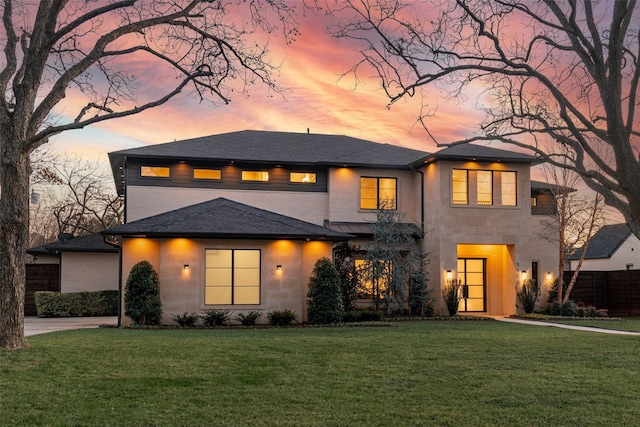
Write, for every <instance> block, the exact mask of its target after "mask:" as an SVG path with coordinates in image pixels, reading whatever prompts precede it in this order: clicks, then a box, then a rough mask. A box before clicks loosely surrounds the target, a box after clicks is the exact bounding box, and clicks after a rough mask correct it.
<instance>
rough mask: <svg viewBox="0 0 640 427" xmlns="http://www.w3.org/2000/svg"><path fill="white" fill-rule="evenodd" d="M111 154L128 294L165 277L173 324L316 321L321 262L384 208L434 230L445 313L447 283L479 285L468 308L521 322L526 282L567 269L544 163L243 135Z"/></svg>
mask: <svg viewBox="0 0 640 427" xmlns="http://www.w3.org/2000/svg"><path fill="white" fill-rule="evenodd" d="M109 159H110V162H111V166H112V170H113V174H114V179H115V182H116V187H117V190H118V192H119V194H121V195H122V196H124V197H125V224H124V225H122V226H119V227H116V228H113V229H110V230H107V231H105V232H103V233H104V234H105V235H108V236H112V237H111V238H115V239H117V241H118V243H119V244H120V245H121V250H122V254H121V256H122V277H121V280H122V284H123V286H124V283H126V279H127V276H128V274H129V271H130V269H131V267H132V266H133V265H134V264H135V263H137V262H139V261H141V260H149V261H150V262H151V263H152V264H153V265H154V267H155V268H156V269H157V270H158V273H159V276H160V284H161V285H160V286H161V298H162V302H163V306H164V313H165V314H164V319H163V321H165V322H169V321H170V319H171V317H170V316H171V314H179V313H182V312H185V311H189V312H191V311H200V310H204V309H214V308H217V309H226V310H232V311H234V312H241V311H250V310H258V311H262V312H264V313H267V312H269V311H272V310H276V309H283V308H288V309H291V310H293V311H295V312H297V313H298V314H299V315H300V318H301V320H304V319H305V318H306V317H305V309H306V290H307V289H306V286H307V282H308V279H309V276H310V273H311V271H312V269H313V265H314V263H315V261H316V260H317V259H318V258H320V257H322V256H326V257H331V256H332V247H333V244H334V243H335V242H337V241H344V240H349V241H350V242H352V243H356V244H360V245H362V244H365V243H366V242H368V241H371V238H372V232H371V224H372V223H374V222H375V221H376V214H377V208H378V207H379V206H382V207H383V208H385V209H393V210H396V211H398V212H399V213H402V214H403V216H404V218H403V221H404V222H407V223H411V224H414V225H415V226H416V227H418V228H421V227H422V228H424V230H425V237H424V240H423V244H424V246H425V250H426V251H427V252H428V253H429V264H428V267H427V268H428V273H429V278H430V282H429V287H430V288H432V289H433V293H432V296H433V297H434V298H436V299H437V301H436V311H437V312H438V313H446V308H445V305H444V303H443V302H442V301H441V298H440V296H441V288H442V286H443V285H444V284H445V283H446V278H447V275H448V274H449V275H452V276H455V277H458V278H460V279H461V280H463V282H464V283H465V284H466V285H467V286H468V288H467V289H468V293H467V295H468V298H465V299H464V300H463V301H462V302H461V306H460V309H461V311H462V312H470V313H486V314H490V315H509V314H513V313H515V312H516V286H517V284H518V283H519V281H520V280H522V278H526V277H531V275H532V274H534V275H540V274H541V273H540V272H546V271H555V269H556V267H555V265H556V264H557V254H556V255H555V256H554V253H556V252H557V251H554V250H553V246H552V245H551V244H550V243H549V242H545V241H542V240H541V239H539V235H538V233H537V232H536V230H535V228H536V221H534V220H533V216H532V207H531V200H532V199H531V197H532V194H533V193H532V186H531V180H530V168H531V165H532V164H534V163H536V162H537V161H538V160H537V158H535V157H533V156H529V155H526V154H522V153H515V152H510V151H505V150H499V149H494V148H490V147H483V146H477V145H472V144H466V145H457V146H452V147H449V148H446V149H443V150H441V151H438V152H436V153H427V152H423V151H418V150H413V149H408V148H403V147H399V146H393V145H388V144H379V143H374V142H370V141H365V140H361V139H356V138H350V137H346V136H339V135H318V134H309V133H307V134H304V133H284V132H260V131H241V132H232V133H227V134H220V135H212V136H207V137H202V138H195V139H189V140H184V141H177V142H171V143H166V144H159V145H151V146H146V147H141V148H134V149H129V150H122V151H117V152H113V153H110V154H109ZM265 317H266V316H265ZM125 321H126V320H125Z"/></svg>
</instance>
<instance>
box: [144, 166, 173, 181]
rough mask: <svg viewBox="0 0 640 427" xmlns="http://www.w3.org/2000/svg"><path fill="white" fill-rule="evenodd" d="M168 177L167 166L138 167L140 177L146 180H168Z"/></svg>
mask: <svg viewBox="0 0 640 427" xmlns="http://www.w3.org/2000/svg"><path fill="white" fill-rule="evenodd" d="M170 175H171V169H170V168H169V167H168V166H140V176H143V177H146V178H169V176H170Z"/></svg>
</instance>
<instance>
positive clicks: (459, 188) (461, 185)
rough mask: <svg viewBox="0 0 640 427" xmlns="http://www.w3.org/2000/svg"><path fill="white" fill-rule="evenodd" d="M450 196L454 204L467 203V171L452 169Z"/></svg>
mask: <svg viewBox="0 0 640 427" xmlns="http://www.w3.org/2000/svg"><path fill="white" fill-rule="evenodd" d="M452 189H453V190H452V196H453V204H454V205H468V204H469V171H468V170H466V169H454V170H453V176H452Z"/></svg>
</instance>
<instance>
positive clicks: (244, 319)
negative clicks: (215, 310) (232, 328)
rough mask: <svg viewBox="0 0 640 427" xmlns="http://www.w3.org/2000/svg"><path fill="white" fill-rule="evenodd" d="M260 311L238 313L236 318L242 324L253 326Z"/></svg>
mask: <svg viewBox="0 0 640 427" xmlns="http://www.w3.org/2000/svg"><path fill="white" fill-rule="evenodd" d="M261 315H262V313H260V312H258V311H250V312H248V313H247V314H244V313H238V315H237V316H236V320H237V321H238V322H240V324H241V325H242V326H254V325H255V324H256V322H257V321H258V319H259V318H260V316H261Z"/></svg>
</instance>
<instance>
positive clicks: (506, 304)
mask: <svg viewBox="0 0 640 427" xmlns="http://www.w3.org/2000/svg"><path fill="white" fill-rule="evenodd" d="M514 254H515V246H514V245H484V244H458V245H457V272H456V277H457V278H458V279H459V280H461V282H462V284H463V285H464V287H463V292H464V294H463V299H462V301H461V302H460V306H459V312H462V313H487V314H491V315H510V314H515V312H516V287H515V285H516V284H515V277H516V262H515V260H514V259H515V256H514Z"/></svg>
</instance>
